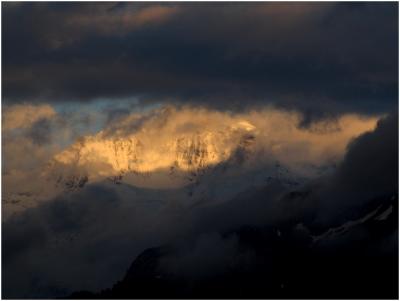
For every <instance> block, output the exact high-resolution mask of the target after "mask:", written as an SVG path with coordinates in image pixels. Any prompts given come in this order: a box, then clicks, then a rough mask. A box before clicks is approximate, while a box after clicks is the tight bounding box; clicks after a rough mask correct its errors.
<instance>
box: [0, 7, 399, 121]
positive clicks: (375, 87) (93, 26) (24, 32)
mask: <svg viewBox="0 0 400 301" xmlns="http://www.w3.org/2000/svg"><path fill="white" fill-rule="evenodd" d="M2 12H3V102H4V103H6V104H8V103H10V104H12V103H17V102H26V101H29V102H50V103H58V102H66V103H75V102H78V103H87V102H90V101H95V100H99V99H103V100H104V99H105V100H108V101H113V102H114V101H119V100H121V99H127V100H128V101H129V99H132V98H133V99H137V100H138V101H139V102H140V103H142V104H148V103H170V102H172V103H178V104H188V103H190V104H199V105H206V106H210V107H213V108H217V109H222V110H224V109H228V110H235V109H243V108H245V107H248V106H253V105H254V106H256V105H264V104H273V105H276V106H279V107H282V108H285V109H294V110H300V111H302V112H303V113H304V114H305V115H306V116H305V122H306V123H307V122H308V121H309V120H311V119H312V118H318V117H321V116H325V115H332V114H340V113H343V112H357V113H367V114H373V113H377V112H379V113H381V112H387V111H388V110H390V109H393V108H394V107H395V106H396V105H397V93H398V89H397V76H398V72H397V66H398V63H397V62H398V57H397V54H398V34H397V30H398V28H397V20H398V10H397V3H395V2H385V3H374V2H372V3H357V4H355V3H335V2H328V3H301V2H299V3H295V4H291V3H246V4H243V3H214V4H212V5H211V4H207V3H174V2H168V3H152V4H146V3H140V2H138V3H113V2H110V3H101V4H100V3H84V4H79V5H76V4H73V3H61V4H58V3H57V4H53V3H3V4H2Z"/></svg>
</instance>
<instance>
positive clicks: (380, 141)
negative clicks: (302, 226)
mask: <svg viewBox="0 0 400 301" xmlns="http://www.w3.org/2000/svg"><path fill="white" fill-rule="evenodd" d="M398 124H399V119H398V114H397V113H394V114H392V115H389V116H387V117H385V118H383V119H381V120H380V121H379V122H378V125H377V128H376V129H375V130H374V131H372V132H368V133H365V134H363V135H361V136H360V137H358V138H357V139H355V140H354V141H353V142H352V143H350V144H349V146H348V150H347V153H346V155H345V157H344V160H343V162H342V163H341V164H340V165H339V167H338V169H337V171H336V172H335V173H334V174H333V175H332V176H331V177H328V178H326V179H324V180H323V182H322V183H321V184H322V188H321V187H319V188H318V187H316V189H315V190H316V191H317V193H316V195H318V198H319V199H321V200H323V202H322V203H321V204H320V205H319V206H320V213H319V218H318V221H319V222H321V223H330V222H332V220H333V219H336V221H337V222H341V221H343V220H345V219H346V218H349V216H351V215H352V212H354V211H356V210H355V208H358V207H360V206H364V205H365V204H368V202H373V201H374V199H376V198H380V197H384V196H395V195H396V194H397V193H398V172H399V170H398V166H399V161H398V154H399V147H398V143H399V140H398V135H399V132H398ZM339 217H340V218H339Z"/></svg>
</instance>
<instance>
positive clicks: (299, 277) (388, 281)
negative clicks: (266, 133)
mask: <svg viewBox="0 0 400 301" xmlns="http://www.w3.org/2000/svg"><path fill="white" fill-rule="evenodd" d="M366 210H368V211H366ZM363 214H364V215H363V217H362V218H360V219H358V220H357V221H356V222H354V221H350V222H347V223H345V224H343V225H342V226H338V227H337V228H333V229H332V228H331V230H330V231H325V232H324V233H318V234H314V233H313V231H316V229H313V230H309V229H306V228H305V227H303V226H302V225H300V224H299V223H297V222H296V221H295V220H293V221H290V222H285V223H284V224H280V225H277V226H274V227H273V228H272V227H246V226H244V227H240V228H239V229H235V230H232V231H229V232H227V233H225V234H224V235H225V236H226V237H229V236H232V235H235V236H236V237H237V238H238V243H239V248H240V250H241V252H243V254H252V256H251V258H250V259H249V260H243V258H242V260H240V262H238V263H237V264H235V265H232V266H229V267H228V268H227V269H226V270H224V271H223V272H219V273H217V272H216V273H209V274H210V275H213V276H207V277H184V276H182V275H181V276H178V275H177V274H174V273H172V272H168V271H166V270H165V269H164V268H163V264H162V262H163V260H165V259H166V258H169V257H170V256H177V253H176V252H177V251H176V249H175V248H174V247H172V246H163V247H158V248H150V249H147V250H145V251H144V252H142V253H141V254H140V255H139V256H138V257H137V258H136V259H135V260H134V261H133V263H132V265H131V266H130V268H129V269H128V271H127V273H126V275H125V277H124V278H123V279H122V280H121V281H119V282H118V283H116V284H115V285H114V286H113V287H112V288H110V289H105V290H103V291H101V292H98V293H92V292H86V291H81V292H75V293H73V294H72V295H70V296H69V297H68V298H71V299H175V298H176V299H203V298H204V299H210V298H216V299H242V298H245V299H293V298H296V299H326V298H329V299H397V298H398V256H397V255H398V248H397V245H398V241H397V237H398V232H397V229H398V197H397V196H386V197H382V198H379V199H376V200H374V201H373V202H369V206H368V207H366V208H363ZM238 261H239V260H238Z"/></svg>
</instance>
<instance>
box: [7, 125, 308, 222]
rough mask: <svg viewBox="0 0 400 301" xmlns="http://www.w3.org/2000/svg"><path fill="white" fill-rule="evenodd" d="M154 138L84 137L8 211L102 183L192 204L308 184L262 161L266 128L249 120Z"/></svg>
mask: <svg viewBox="0 0 400 301" xmlns="http://www.w3.org/2000/svg"><path fill="white" fill-rule="evenodd" d="M154 135H155V134H154V133H152V134H150V133H148V130H146V129H143V130H142V131H141V132H140V133H136V134H130V135H124V136H118V135H114V136H113V135H110V133H106V132H103V131H101V132H99V133H97V134H95V135H93V136H85V137H82V138H81V139H79V140H78V141H76V142H75V143H73V144H72V145H70V146H69V147H67V148H66V149H65V150H63V151H61V152H60V153H58V154H56V155H55V156H54V157H53V158H52V159H51V160H50V161H49V162H48V163H47V164H46V166H44V167H43V168H41V170H40V171H39V175H38V176H37V177H32V178H31V181H32V182H34V183H36V185H32V186H34V187H39V188H40V189H39V190H36V191H30V190H29V188H27V187H28V186H26V185H25V186H22V187H21V190H18V191H12V192H8V191H5V193H4V194H3V204H4V205H5V208H6V210H5V211H6V214H5V215H3V216H4V217H6V218H7V217H8V216H10V215H12V214H14V213H15V212H19V211H20V210H24V209H25V208H30V207H35V206H36V205H37V204H40V203H42V202H45V201H47V200H50V199H52V198H54V197H57V196H59V195H65V194H69V193H74V192H79V191H80V190H82V189H83V188H84V187H85V186H86V185H89V184H94V183H103V182H111V183H113V184H115V185H129V186H134V187H139V188H140V187H142V188H149V189H166V190H168V189H174V190H176V189H183V190H184V191H185V193H186V195H187V196H188V197H189V199H190V201H188V203H189V204H198V203H199V202H202V200H204V199H207V200H208V201H210V200H211V201H214V202H218V201H223V200H227V199H229V198H232V197H234V196H235V195H236V194H238V193H240V192H242V191H245V190H247V189H249V188H251V187H260V186H263V185H265V184H268V183H273V182H275V181H279V182H281V183H282V184H284V185H286V186H288V187H297V186H299V185H301V184H302V183H303V182H304V181H305V179H304V177H302V176H300V175H298V174H296V173H294V172H293V171H292V170H290V168H289V167H287V166H285V165H284V164H282V163H281V162H278V161H276V160H271V161H268V160H265V159H260V147H259V145H258V131H257V129H256V128H255V127H254V126H253V125H252V124H250V123H249V122H247V121H244V120H243V121H240V122H237V123H235V124H232V125H230V126H228V127H225V128H221V129H220V130H216V131H210V130H206V129H204V130H202V131H200V130H195V131H192V130H190V131H185V132H183V133H181V134H174V135H171V136H168V137H162V136H160V137H159V139H155V138H154ZM150 138H151V139H150ZM115 189H118V187H115Z"/></svg>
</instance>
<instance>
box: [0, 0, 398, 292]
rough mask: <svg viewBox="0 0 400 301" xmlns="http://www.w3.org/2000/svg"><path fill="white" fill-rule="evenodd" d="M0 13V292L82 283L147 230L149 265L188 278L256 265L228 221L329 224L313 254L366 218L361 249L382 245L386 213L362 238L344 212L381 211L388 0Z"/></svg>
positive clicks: (393, 62)
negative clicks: (155, 256)
mask: <svg viewBox="0 0 400 301" xmlns="http://www.w3.org/2000/svg"><path fill="white" fill-rule="evenodd" d="M1 14H2V33H1V34H2V229H3V231H2V246H3V247H2V262H3V265H2V273H3V274H2V275H3V277H2V278H3V283H2V294H3V297H7V298H19V299H23V298H58V297H61V298H63V297H66V296H69V295H70V294H71V293H73V292H77V291H81V290H87V291H91V292H99V291H101V290H102V289H105V288H110V287H112V286H113V284H115V283H116V282H117V281H119V280H121V279H122V278H123V276H124V273H125V272H126V270H127V268H128V267H129V266H130V264H131V263H132V261H133V260H134V259H135V258H136V256H138V255H140V254H141V253H142V252H143V251H144V250H146V249H148V248H150V247H158V246H165V245H167V246H174V248H175V249H174V250H176V251H174V252H175V253H172V254H169V255H166V256H163V257H162V258H161V261H160V262H161V263H160V265H161V266H160V268H161V270H163V271H166V273H167V274H168V275H174V277H175V276H176V277H178V278H177V279H181V278H179V277H183V278H184V279H186V280H185V281H189V282H190V281H192V282H190V283H191V284H193V285H197V284H196V283H197V282H196V281H198V280H199V279H202V280H204V279H213V278H212V277H214V276H215V275H220V274H218V273H221V275H225V274H224V273H227V271H229V269H230V268H231V267H232V266H235V267H236V266H238V267H240V268H241V267H243V266H245V267H247V268H248V266H246V264H247V263H249V262H250V263H251V264H250V266H252V264H255V266H257V265H258V264H259V263H260V262H259V260H260V258H259V257H257V256H255V255H254V254H255V253H256V251H255V250H254V249H251V248H250V247H249V246H245V247H243V245H241V244H242V243H243V242H242V240H243V239H242V238H243V237H242V236H241V235H242V234H240V233H242V232H240V231H239V230H238V229H242V227H247V226H250V227H254V228H255V229H263V230H260V231H265V229H272V230H271V231H273V233H277V232H276V229H278V227H280V228H279V229H281V230H279V231H282V232H285V231H288V233H289V232H290V233H295V234H293V235H294V236H293V237H294V238H293V240H290V239H292V238H288V241H289V244H294V245H295V246H296V247H297V246H299V248H300V247H301V246H303V243H304V244H305V245H306V244H308V243H309V241H314V238H315V237H328V239H327V241H324V242H323V243H322V244H321V246H322V247H321V249H319V247H320V245H318V246H316V247H315V248H316V250H317V252H321V253H318V254H325V253H324V252H325V251H326V250H328V251H329V250H331V249H330V248H333V249H334V250H337V249H339V250H342V249H341V248H342V247H343V246H349V249H351V250H355V249H357V248H356V247H355V246H357V244H358V245H363V243H366V242H368V241H369V239H371V237H370V236H369V235H372V236H373V239H375V240H374V248H373V249H371V250H370V249H368V252H370V253H368V254H372V255H371V257H368V260H369V262H370V263H371V264H372V265H374V264H375V263H376V262H375V261H374V260H377V259H374V258H381V257H379V256H383V257H382V258H385V260H386V259H388V260H389V261H390V260H394V261H395V260H396V257H395V256H397V255H394V254H397V246H395V243H396V244H397V243H398V230H397V226H396V229H395V228H394V227H393V224H390V226H387V227H386V228H385V227H381V228H379V229H380V230H379V231H382V234H379V235H381V236H379V235H376V233H381V232H379V231H377V232H373V230H371V228H368V227H370V226H364V225H363V224H362V222H359V221H365V220H368V218H365V216H367V217H368V216H371V215H365V214H366V213H368V212H370V211H369V210H371V208H372V207H374V206H376V204H378V207H377V208H378V209H376V212H378V211H379V210H383V209H382V208H387V206H392V207H388V208H389V209H390V210H389V209H387V211H385V212H389V213H388V215H383V217H382V216H380V217H379V218H381V220H384V221H387V220H391V219H392V218H395V217H393V216H394V214H393V215H390V214H391V212H392V210H393V206H395V205H393V204H394V203H393V202H394V201H393V200H397V197H398V50H399V49H398V3H397V2H379V3H378V2H295V3H288V2H215V3H209V2H207V3H205V2H203V3H201V2H160V3H159V2H151V3H149V2H146V3H144V2H79V3H78V2H58V3H55V2H2V4H1ZM379 202H381V203H379ZM388 204H389V205H388ZM374 208H375V207H374ZM374 208H373V209H374ZM387 216H390V218H389V219H388V218H387ZM396 218H397V215H396ZM377 220H379V219H378V218H377ZM396 221H397V220H396ZM397 223H398V221H397ZM359 224H360V225H359ZM353 225H356V226H357V227H359V228H357V229H358V230H356V231H355V232H351V231H349V232H350V234H349V235H347V236H343V237H341V238H337V237H333V238H331V236H330V235H331V233H333V232H335V231H334V229H337V228H339V229H341V228H340V227H345V228H346V229H347V228H351V227H353ZM396 225H397V224H396ZM290 227H292V228H290ZM332 229H333V230H332ZM352 229H353V228H352ZM382 229H384V230H382ZM268 231H269V230H268ZM346 231H347V230H346ZM352 231H353V230H352ZM336 232H340V231H336ZM336 232H335V233H336ZM372 232H373V233H372ZM232 233H233V234H232ZM279 233H281V232H279ZM371 233H372V234H371ZM374 233H375V234H374ZM268 235H269V234H268ZM374 235H375V236H374ZM268 237H269V236H268ZM288 237H289V236H288ZM305 237H307V238H306V239H305ZM268 239H269V238H268ZM303 239H304V241H303ZM324 239H325V238H324ZM267 242H268V244H269V243H271V248H272V249H273V248H274V246H275V245H274V244H275V243H276V241H275V240H271V241H269V240H268V241H267ZM313 243H314V242H313ZM297 244H298V245H297ZM300 245H301V246H300ZM353 247H354V248H353ZM244 249H246V251H245V252H244V253H243V250H244ZM272 249H271V250H272ZM267 253H268V252H267ZM278 253H280V252H278ZM283 253H284V252H283ZM268 254H269V253H268ZM271 254H273V252H272V251H271ZM285 254H286V253H285ZM271 256H272V255H271ZM274 256H275V255H274ZM296 256H297V255H296ZM321 256H322V258H323V255H321ZM274 258H275V257H271V258H264V259H262V262H263V264H264V263H268V264H270V262H272V263H273V262H274V261H275V259H274ZM278 259H279V258H278ZM279 260H280V259H279ZM397 260H398V258H397ZM394 261H393V262H394ZM393 262H392V261H390V263H393ZM317 265H318V264H316V266H317ZM349 265H350V263H348V262H346V263H345V264H344V265H343V267H344V268H346V267H347V266H349ZM391 266H392V265H391ZM393 266H394V265H393ZM311 270H313V269H312V268H311V269H310V271H311ZM210 271H215V273H217V274H212V272H210ZM388 271H389V269H388V270H383V272H382V273H383V276H382V275H381V277H382V279H385V281H384V282H385V283H386V284H387V285H390V283H392V282H391V280H393V278H391V277H392V276H391V275H392V274H390V272H388ZM385 272H388V273H385ZM210 273H211V274H210ZM324 273H325V274H323V275H322V276H324V275H325V276H326V277H332V275H333V274H332V273H330V272H329V270H327V271H326V272H324ZM382 273H381V274H382ZM287 274H288V275H291V271H290V269H289V272H288V273H287ZM310 274H311V272H310ZM275 275H277V271H275V270H274V269H272V270H268V272H266V275H265V277H266V278H268V279H273V278H274V277H275ZM293 275H295V274H293ZM349 275H350V274H349ZM362 275H364V276H365V277H366V276H369V274H368V273H367V272H365V273H364V272H363V271H362V270H361V272H360V275H359V276H360V277H362ZM372 276H373V277H372ZM372 276H371V277H372V278H371V277H369V278H368V279H369V280H368V281H371V283H373V282H374V281H375V278H374V277H376V275H375V276H374V275H372ZM322 278H323V277H322ZM304 279H305V280H304V281H305V282H304V284H306V283H307V279H308V278H307V277H305V278H304ZM386 280H387V281H386ZM310 283H311V282H310ZM330 283H331V282H330ZM368 283H369V282H368ZM268 285H269V284H268ZM271 285H272V284H271ZM279 285H281V284H279ZM332 285H333V286H332V287H329V289H326V290H325V291H327V292H329V291H332V290H333V291H335V290H337V291H338V292H343V293H344V295H343V296H345V297H346V296H347V297H348V295H345V292H346V290H345V289H343V287H340V286H337V287H336V286H335V285H336V284H335V283H334V282H332ZM366 287H374V286H373V285H372V286H369V285H367V286H366ZM375 288H379V291H386V292H392V291H394V290H392V289H393V287H389V288H388V287H381V286H379V285H377V286H375ZM384 288H385V289H384ZM271 289H272V290H273V287H271ZM305 291H309V290H308V289H307V288H306V286H305ZM354 292H355V294H356V295H355V296H356V297H358V298H359V297H360V296H361V295H357V289H356V288H354ZM255 296H256V297H260V298H269V297H270V296H265V295H255ZM285 296H287V295H285ZM362 296H364V295H362ZM390 296H392V295H390ZM131 297H132V296H131ZM191 297H193V296H191ZM195 297H196V296H195ZM281 297H282V296H281ZM297 297H300V298H301V296H299V295H298V296H297ZM306 297H307V295H306ZM325 297H327V298H331V297H332V296H328V295H326V296H325Z"/></svg>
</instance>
